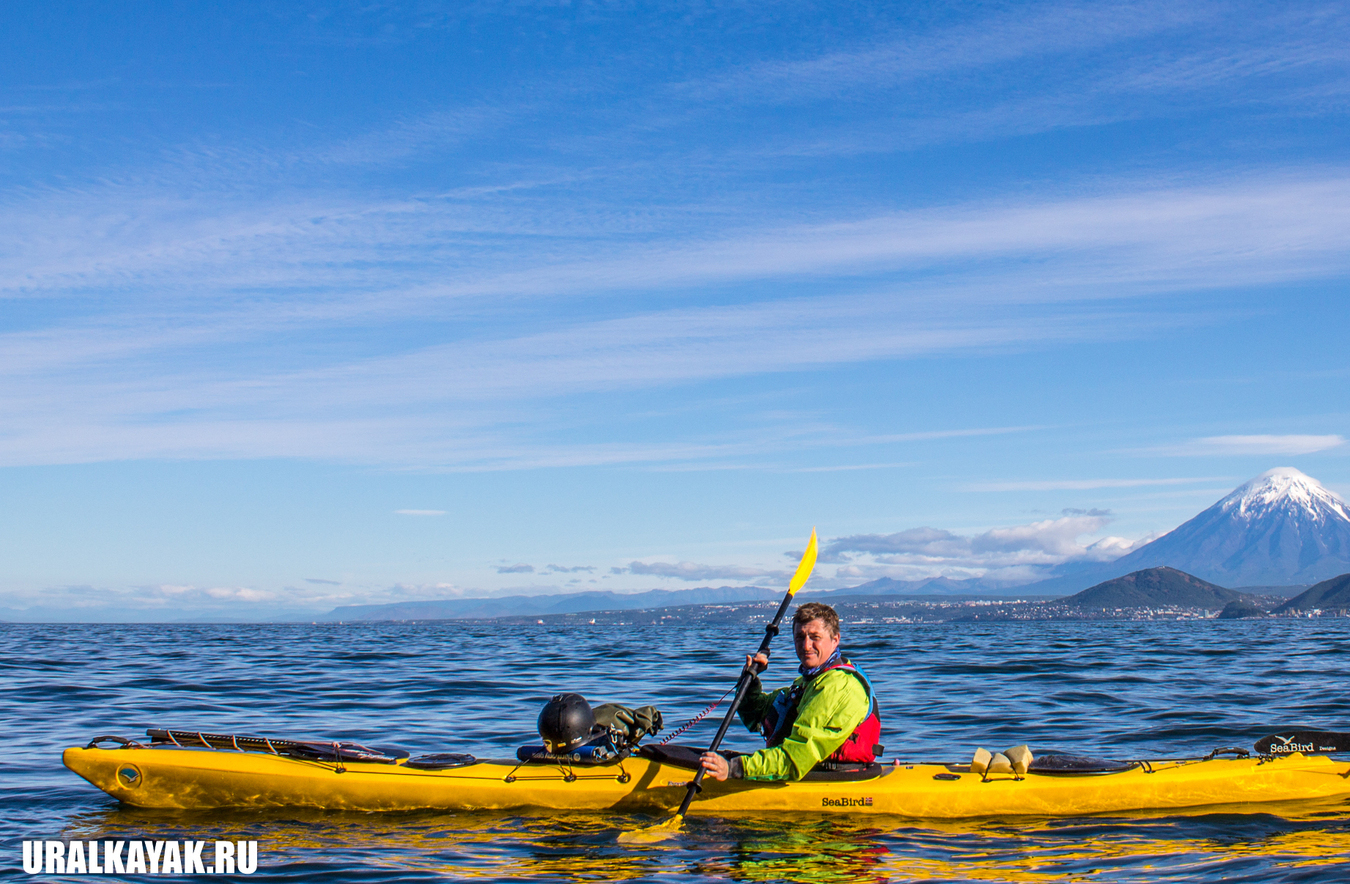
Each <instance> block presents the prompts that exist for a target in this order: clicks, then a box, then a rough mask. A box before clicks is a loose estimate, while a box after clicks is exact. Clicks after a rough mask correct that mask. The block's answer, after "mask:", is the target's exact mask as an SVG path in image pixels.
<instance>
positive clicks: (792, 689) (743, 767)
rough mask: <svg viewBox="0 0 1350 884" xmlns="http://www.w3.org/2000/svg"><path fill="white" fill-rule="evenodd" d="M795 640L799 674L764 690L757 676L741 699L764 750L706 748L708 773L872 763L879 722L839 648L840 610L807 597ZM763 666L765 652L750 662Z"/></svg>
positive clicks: (742, 774) (799, 771) (781, 773)
mask: <svg viewBox="0 0 1350 884" xmlns="http://www.w3.org/2000/svg"><path fill="white" fill-rule="evenodd" d="M792 638H793V643H794V645H795V646H796V648H797V659H798V660H800V661H801V666H800V667H799V668H798V671H799V672H800V673H801V675H800V676H799V677H798V678H797V679H796V680H795V681H793V682H792V684H790V685H788V686H787V687H784V688H779V689H778V690H776V691H773V692H771V693H766V692H765V691H764V689H763V688H762V687H761V686H760V683H759V679H758V678H755V680H754V681H753V682H751V684H750V690H749V693H748V694H747V695H746V698H745V701H744V702H743V703H742V704H741V720H742V721H744V722H745V725H746V727H748V728H749V729H750V730H752V731H758V732H759V733H761V734H763V735H764V741H765V743H766V744H767V745H766V748H764V749H761V750H759V751H758V752H755V753H753V754H750V755H741V756H735V757H732V758H727V757H725V756H723V755H721V754H719V753H716V752H707V753H704V755H703V757H702V763H703V767H704V769H705V770H707V771H708V775H709V776H711V777H713V778H715V779H718V780H725V779H727V778H728V777H730V778H732V779H742V778H743V779H747V780H800V779H801V778H802V777H804V776H806V774H807V773H809V772H810V771H811V770H813V769H815V768H816V767H817V766H819V765H821V764H822V763H825V764H827V765H833V764H859V763H867V762H871V761H874V760H875V759H876V754H877V752H879V751H880V749H881V747H879V746H877V745H876V743H877V740H878V739H879V738H880V736H881V720H880V718H879V717H878V715H877V703H876V700H875V699H874V698H873V694H872V685H871V683H870V682H868V680H867V676H865V675H863V673H862V671H861V670H859V669H858V667H856V666H854V665H853V664H852V663H850V662H849V661H848V660H847V659H846V658H845V657H844V656H843V654H842V653H841V652H840V650H839V615H838V614H836V613H835V612H834V609H833V608H831V607H830V606H829V605H822V604H820V603H819V602H809V603H807V604H805V605H802V606H801V607H799V608H798V609H797V613H796V614H795V615H794V616H793V618H792ZM748 662H749V663H750V664H751V665H752V666H754V668H755V669H756V670H757V671H761V672H762V671H763V670H764V669H765V667H767V666H768V665H769V660H768V658H767V657H765V656H763V655H758V656H756V657H755V658H754V659H753V660H749V661H748Z"/></svg>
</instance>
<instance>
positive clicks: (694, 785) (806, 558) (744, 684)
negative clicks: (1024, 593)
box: [619, 528, 816, 844]
mask: <svg viewBox="0 0 1350 884" xmlns="http://www.w3.org/2000/svg"><path fill="white" fill-rule="evenodd" d="M815 566H816V529H815V528H812V529H811V539H810V540H809V541H807V544H806V552H804V553H802V560H801V563H800V564H799V565H797V573H796V574H793V575H792V580H791V581H790V582H789V583H788V591H787V595H785V596H783V601H782V603H781V604H779V606H778V613H776V614H774V615H773V619H772V620H770V621H769V625H768V626H765V627H764V641H762V642H760V643H759V650H758V651H756V652H755V653H756V656H757V655H759V654H768V653H769V643H770V642H772V641H773V637H774V636H775V635H777V634H778V624H779V623H781V622H783V615H784V614H786V613H787V609H788V605H790V604H791V603H792V597H793V596H794V595H796V594H797V590H799V589H801V588H802V585H803V584H805V583H806V578H808V577H810V576H811V569H812V568H814V567H815ZM757 671H758V670H757V668H755V667H753V666H752V665H751V664H750V663H746V665H745V667H744V668H742V669H741V678H740V680H739V681H737V682H736V696H735V698H734V699H733V700H732V701H731V705H730V706H729V707H727V714H726V716H725V717H724V718H723V719H722V725H721V727H719V728H718V729H717V736H715V737H713V741H712V745H711V746H709V747H708V751H709V752H716V751H717V747H718V746H720V745H722V738H723V737H725V736H726V735H727V729H728V728H730V727H731V722H732V719H734V718H735V717H736V710H738V709H739V708H740V706H741V701H743V700H744V699H745V695H746V693H748V692H749V690H750V681H751V679H753V678H754V676H755V674H756V672H757ZM704 773H706V771H704V769H703V768H702V767H700V768H699V769H698V771H697V772H696V773H695V774H694V778H693V779H692V780H690V781H689V788H688V790H687V791H686V792H685V793H684V801H683V802H682V803H681V804H680V809H679V810H677V811H676V812H675V815H674V816H673V817H671V818H670V819H668V820H666V821H665V822H664V823H657V824H656V825H654V826H649V827H648V828H645V829H638V830H636V831H633V832H623V833H621V834H620V835H619V843H620V844H642V843H651V842H654V841H661V840H663V839H665V838H668V837H670V836H671V835H673V834H675V832H677V831H679V828H680V823H681V822H683V821H684V815H685V814H686V813H688V812H689V805H690V804H691V803H693V800H694V796H695V795H697V794H698V793H699V792H701V791H703V785H702V784H703V775H704Z"/></svg>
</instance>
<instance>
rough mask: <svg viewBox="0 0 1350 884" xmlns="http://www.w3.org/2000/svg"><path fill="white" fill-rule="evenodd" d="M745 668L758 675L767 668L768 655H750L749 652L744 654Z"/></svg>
mask: <svg viewBox="0 0 1350 884" xmlns="http://www.w3.org/2000/svg"><path fill="white" fill-rule="evenodd" d="M745 668H746V669H749V670H750V671H751V672H753V673H755V674H756V675H758V674H759V673H761V672H763V671H764V670H766V669H768V668H769V655H768V654H756V655H755V656H753V657H751V656H750V655H749V654H746V655H745Z"/></svg>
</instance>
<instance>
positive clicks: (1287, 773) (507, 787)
mask: <svg viewBox="0 0 1350 884" xmlns="http://www.w3.org/2000/svg"><path fill="white" fill-rule="evenodd" d="M62 760H63V761H64V763H65V765H66V767H68V768H70V769H71V770H72V771H74V772H75V773H77V774H79V775H80V776H82V777H84V778H85V779H86V780H88V781H89V782H90V783H92V784H93V785H95V786H97V787H98V788H99V789H102V790H103V791H104V792H106V793H108V794H109V795H111V796H112V797H114V798H117V799H118V800H119V801H122V802H124V803H126V804H129V805H132V806H136V807H147V808H180V809H208V808H221V807H245V808H260V807H318V808H325V809H328V810H349V811H399V810H421V809H443V810H516V809H527V808H543V809H550V810H621V811H628V810H647V811H655V812H659V811H673V810H674V809H675V808H677V807H678V806H679V804H680V801H681V799H682V798H683V797H684V794H685V791H686V787H687V785H688V782H689V780H690V779H691V778H692V771H690V770H689V769H688V768H685V767H680V766H677V765H674V764H670V763H665V762H661V761H654V760H651V759H648V758H641V757H631V758H627V759H624V760H623V761H622V762H616V763H612V764H606V765H598V766H593V767H580V766H577V767H570V768H564V767H560V766H554V765H538V764H530V765H524V766H521V765H516V764H513V763H507V762H495V761H479V762H476V763H473V764H468V765H464V766H459V767H451V768H447V769H443V770H426V769H414V768H411V767H408V766H406V765H404V764H403V763H366V762H357V761H343V762H336V761H323V760H307V759H301V758H294V757H287V756H281V755H275V754H269V753H265V752H252V751H230V750H222V749H209V748H192V747H180V746H160V745H155V746H133V747H123V748H116V749H101V748H70V749H67V750H65V753H64V754H63V758H62ZM883 770H884V773H882V774H881V775H879V776H877V777H875V778H872V779H868V780H861V781H855V782H820V781H812V780H803V781H800V782H792V783H786V782H778V783H757V782H747V781H744V780H732V781H728V782H725V783H718V782H716V781H713V780H705V781H704V783H703V791H702V793H701V794H700V795H699V796H698V798H697V799H696V800H695V802H694V804H693V806H692V807H691V809H690V811H691V812H692V813H700V814H729V813H742V812H747V811H753V812H773V811H797V812H800V811H804V810H817V811H821V812H824V813H844V814H849V815H855V816H856V815H860V814H863V815H868V814H889V815H896V816H903V817H911V818H915V819H934V820H936V819H964V818H974V817H986V816H1081V815H1089V814H1100V813H1129V812H1139V811H1155V810H1182V809H1188V808H1197V807H1207V806H1215V805H1248V804H1261V803H1267V802H1298V801H1313V800H1322V799H1330V798H1344V799H1350V761H1343V760H1335V759H1332V758H1329V757H1327V756H1324V755H1312V756H1307V755H1303V754H1300V753H1294V754H1291V755H1287V756H1282V757H1278V758H1237V759H1230V758H1212V759H1206V760H1181V761H1155V762H1151V763H1148V764H1145V765H1142V766H1140V767H1136V768H1133V769H1131V770H1126V771H1120V772H1115V773H1105V774H1067V775H1066V774H1042V773H1035V772H1031V773H1027V774H1025V775H1024V776H1022V777H1015V776H1013V775H1011V774H1009V775H992V776H990V777H988V778H987V779H986V778H984V777H982V776H981V775H980V774H974V773H968V772H961V771H960V768H958V767H956V766H954V765H943V764H905V763H901V762H896V763H895V764H893V765H887V766H885V767H884V768H883Z"/></svg>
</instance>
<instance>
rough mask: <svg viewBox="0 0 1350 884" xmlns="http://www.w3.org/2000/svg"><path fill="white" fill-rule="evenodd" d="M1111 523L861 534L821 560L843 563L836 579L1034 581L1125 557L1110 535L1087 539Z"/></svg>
mask: <svg viewBox="0 0 1350 884" xmlns="http://www.w3.org/2000/svg"><path fill="white" fill-rule="evenodd" d="M1110 522H1111V517H1110V515H1109V514H1097V513H1092V514H1074V515H1066V516H1064V517H1062V518H1058V519H1045V520H1041V521H1037V522H1032V523H1029V524H1025V525H1013V526H1009V527H1005V528H992V529H990V530H988V531H985V532H983V533H980V534H976V535H963V534H956V533H954V532H952V531H947V530H944V529H941V528H912V529H909V530H907V531H899V532H896V533H894V534H859V535H854V536H851V537H839V538H835V539H833V540H831V541H830V542H829V543H827V544H825V546H824V548H823V549H822V550H821V555H820V561H821V562H823V563H837V564H839V565H840V566H841V567H840V568H839V570H838V572H837V576H853V577H863V576H868V577H880V576H892V577H901V578H906V579H912V578H917V577H931V576H937V575H945V576H951V577H970V576H996V577H1003V578H1008V579H1013V578H1021V579H1032V578H1034V577H1035V576H1038V575H1039V574H1041V573H1043V572H1044V570H1045V569H1047V568H1049V567H1050V566H1053V565H1058V564H1062V563H1064V562H1068V561H1111V560H1114V559H1116V558H1119V557H1120V556H1122V555H1124V554H1125V553H1126V552H1128V551H1129V550H1130V549H1132V548H1133V547H1134V546H1135V545H1136V544H1135V543H1134V542H1131V541H1129V540H1126V539H1125V538H1120V537H1111V536H1107V537H1099V538H1096V539H1092V540H1089V541H1087V542H1084V540H1083V538H1084V537H1085V536H1086V535H1093V534H1097V533H1099V532H1100V531H1101V530H1102V529H1103V528H1104V527H1106V525H1107V524H1108V523H1110Z"/></svg>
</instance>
